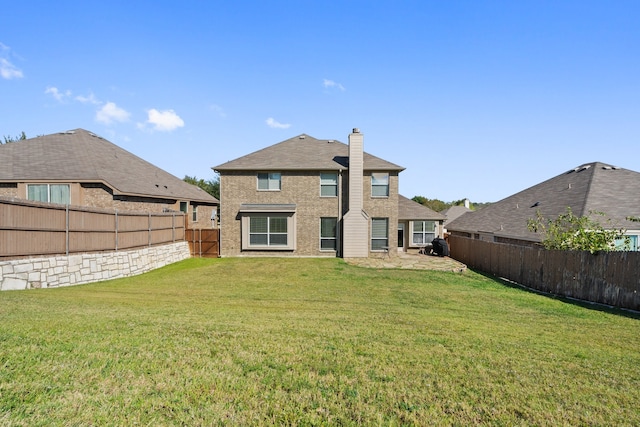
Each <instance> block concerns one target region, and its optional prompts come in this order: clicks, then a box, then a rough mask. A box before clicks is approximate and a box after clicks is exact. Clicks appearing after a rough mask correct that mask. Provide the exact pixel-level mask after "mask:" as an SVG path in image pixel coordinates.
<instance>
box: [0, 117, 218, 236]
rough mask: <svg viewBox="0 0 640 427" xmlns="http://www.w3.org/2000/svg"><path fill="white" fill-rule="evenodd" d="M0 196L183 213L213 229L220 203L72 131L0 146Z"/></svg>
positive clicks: (191, 222)
mask: <svg viewBox="0 0 640 427" xmlns="http://www.w3.org/2000/svg"><path fill="white" fill-rule="evenodd" d="M0 196H6V197H14V198H18V199H27V200H36V201H41V202H50V203H61V204H69V205H76V206H87V207H95V208H109V209H118V210H128V211H142V212H162V211H183V212H185V213H187V214H188V219H189V226H190V227H191V228H210V227H212V220H211V218H212V215H214V213H215V212H217V206H218V204H219V203H218V200H217V199H216V198H215V197H213V196H211V195H210V194H208V193H207V192H206V191H204V190H202V189H201V188H199V187H197V186H195V185H191V184H188V183H186V182H184V181H183V180H181V179H179V178H177V177H175V176H173V175H171V174H170V173H168V172H166V171H164V170H162V169H160V168H158V167H156V166H154V165H152V164H151V163H149V162H146V161H145V160H142V159H141V158H139V157H137V156H135V155H133V154H131V153H130V152H128V151H126V150H123V149H122V148H120V147H118V146H117V145H115V144H113V143H111V142H109V141H107V140H106V139H104V138H102V137H100V136H97V135H95V134H94V133H91V132H88V131H86V130H84V129H76V130H71V131H66V132H61V133H55V134H51V135H45V136H39V137H36V138H31V139H26V140H23V141H18V142H12V143H8V144H3V145H0Z"/></svg>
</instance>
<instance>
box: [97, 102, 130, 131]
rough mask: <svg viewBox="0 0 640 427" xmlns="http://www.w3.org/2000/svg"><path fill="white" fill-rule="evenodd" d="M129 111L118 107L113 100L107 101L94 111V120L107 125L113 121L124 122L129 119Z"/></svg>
mask: <svg viewBox="0 0 640 427" xmlns="http://www.w3.org/2000/svg"><path fill="white" fill-rule="evenodd" d="M130 115H131V114H129V112H127V111H126V110H124V109H122V108H120V107H118V106H117V105H116V104H115V103H114V102H107V103H106V104H104V106H103V107H102V108H101V109H99V110H98V112H97V113H96V120H97V121H99V122H100V123H104V124H106V125H109V124H111V123H113V122H126V121H127V120H129V116H130Z"/></svg>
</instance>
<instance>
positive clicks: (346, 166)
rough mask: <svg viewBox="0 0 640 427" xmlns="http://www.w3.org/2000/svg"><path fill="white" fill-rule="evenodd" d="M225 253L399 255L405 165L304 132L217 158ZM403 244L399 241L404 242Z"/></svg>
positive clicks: (352, 141)
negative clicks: (400, 190) (225, 158)
mask: <svg viewBox="0 0 640 427" xmlns="http://www.w3.org/2000/svg"><path fill="white" fill-rule="evenodd" d="M214 170H215V171H217V172H218V173H219V174H220V204H221V208H220V209H221V211H220V222H221V236H220V242H221V245H220V246H221V255H222V256H257V255H269V256H341V257H345V258H350V257H369V256H386V255H389V256H394V255H395V254H397V250H398V246H399V245H398V243H399V242H398V236H397V234H396V231H397V228H398V224H399V220H400V218H399V214H398V212H399V209H398V205H399V201H400V198H399V194H398V175H399V173H400V172H401V171H402V170H404V168H403V167H401V166H398V165H396V164H394V163H391V162H388V161H386V160H383V159H380V158H378V157H375V156H372V155H370V154H368V153H366V152H364V150H363V135H362V134H361V133H360V132H359V130H358V129H354V130H353V133H351V134H350V135H349V144H348V145H346V144H344V143H342V142H339V141H335V140H326V139H324V140H321V139H316V138H313V137H311V136H309V135H305V134H302V135H299V136H296V137H294V138H290V139H287V140H285V141H282V142H280V143H278V144H275V145H272V146H269V147H267V148H264V149H262V150H259V151H256V152H254V153H251V154H248V155H246V156H243V157H240V158H238V159H235V160H232V161H229V162H226V163H223V164H221V165H218V166H215V167H214ZM403 246H404V245H403V244H402V243H401V244H400V247H401V248H402V247H403Z"/></svg>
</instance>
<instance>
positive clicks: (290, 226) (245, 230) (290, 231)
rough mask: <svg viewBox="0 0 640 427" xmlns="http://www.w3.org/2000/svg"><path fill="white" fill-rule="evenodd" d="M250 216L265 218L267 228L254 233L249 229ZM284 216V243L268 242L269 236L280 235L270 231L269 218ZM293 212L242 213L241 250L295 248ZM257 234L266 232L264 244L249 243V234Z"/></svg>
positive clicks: (283, 249) (286, 249) (282, 249)
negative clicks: (285, 239)
mask: <svg viewBox="0 0 640 427" xmlns="http://www.w3.org/2000/svg"><path fill="white" fill-rule="evenodd" d="M251 218H266V220H267V230H266V233H257V232H256V233H254V232H252V229H251ZM276 218H285V219H286V221H287V222H286V224H287V225H286V227H287V231H286V236H287V242H286V244H277V243H274V244H270V236H271V235H273V236H275V235H281V233H278V232H271V231H270V225H271V221H270V220H271V219H276ZM295 218H296V217H295V214H294V213H293V212H251V213H243V214H242V219H241V226H242V250H265V251H291V250H295V248H296V220H295ZM257 234H266V235H267V242H266V244H256V243H251V240H252V239H251V236H252V235H257Z"/></svg>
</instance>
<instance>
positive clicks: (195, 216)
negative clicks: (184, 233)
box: [191, 205, 198, 222]
mask: <svg viewBox="0 0 640 427" xmlns="http://www.w3.org/2000/svg"><path fill="white" fill-rule="evenodd" d="M191 221H193V222H198V206H197V205H193V212H192V214H191Z"/></svg>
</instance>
